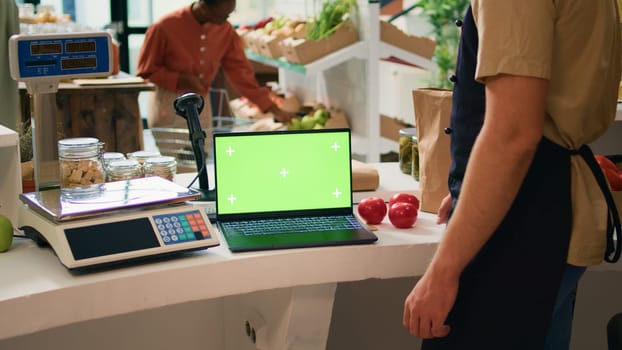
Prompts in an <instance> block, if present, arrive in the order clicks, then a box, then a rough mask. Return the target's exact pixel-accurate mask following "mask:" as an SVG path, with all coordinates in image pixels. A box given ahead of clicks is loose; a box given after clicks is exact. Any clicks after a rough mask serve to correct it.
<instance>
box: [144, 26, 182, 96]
mask: <svg viewBox="0 0 622 350" xmlns="http://www.w3.org/2000/svg"><path fill="white" fill-rule="evenodd" d="M166 48H167V36H166V33H165V32H164V31H163V30H162V29H161V28H160V27H159V26H158V25H153V26H151V27H150V28H149V29H148V30H147V32H146V34H145V41H144V43H143V46H142V47H141V49H140V53H139V54H138V65H137V68H136V74H137V75H138V76H140V77H142V78H145V79H147V80H149V81H151V82H152V83H154V84H156V85H158V86H160V87H163V88H165V89H167V90H170V91H176V90H177V79H178V78H179V72H175V71H172V70H170V69H168V68H166V65H165V64H164V55H162V53H163V52H166Z"/></svg>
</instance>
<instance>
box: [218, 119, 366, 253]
mask: <svg viewBox="0 0 622 350" xmlns="http://www.w3.org/2000/svg"><path fill="white" fill-rule="evenodd" d="M213 141H214V143H213V146H214V172H215V182H216V186H215V187H216V220H217V225H218V228H219V230H220V232H221V233H222V235H223V237H224V238H225V240H226V241H227V244H228V245H229V249H230V250H231V251H233V252H240V251H253V250H268V249H281V248H300V247H314V246H330V245H346V244H363V243H373V242H375V241H377V240H378V238H377V237H376V235H374V234H373V233H372V232H371V231H370V230H369V229H368V228H367V226H366V225H363V224H362V223H361V222H359V220H358V219H357V217H356V216H354V213H353V209H352V170H351V167H352V161H351V150H350V130H349V129H316V130H288V131H262V132H233V133H215V134H214V135H213Z"/></svg>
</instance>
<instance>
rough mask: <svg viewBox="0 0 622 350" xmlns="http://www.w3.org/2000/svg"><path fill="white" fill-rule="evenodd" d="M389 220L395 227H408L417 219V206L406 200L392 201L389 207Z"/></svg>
mask: <svg viewBox="0 0 622 350" xmlns="http://www.w3.org/2000/svg"><path fill="white" fill-rule="evenodd" d="M389 220H390V221H391V223H392V224H393V226H395V227H397V228H409V227H412V226H413V225H414V224H415V221H417V208H415V206H414V205H413V204H410V203H406V202H398V203H394V204H393V205H391V206H390V207H389Z"/></svg>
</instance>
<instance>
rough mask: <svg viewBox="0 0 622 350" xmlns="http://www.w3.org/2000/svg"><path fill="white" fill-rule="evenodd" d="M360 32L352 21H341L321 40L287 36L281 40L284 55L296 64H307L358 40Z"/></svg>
mask: <svg viewBox="0 0 622 350" xmlns="http://www.w3.org/2000/svg"><path fill="white" fill-rule="evenodd" d="M358 39H359V34H358V31H357V30H356V28H354V24H352V22H351V21H345V22H343V23H341V24H340V25H339V26H338V27H337V28H336V30H335V32H334V33H333V34H331V35H329V36H328V37H326V38H324V39H321V40H317V41H315V40H307V39H295V38H287V39H285V40H283V41H281V42H280V46H281V52H282V54H283V57H284V58H285V59H286V60H287V61H289V62H291V63H296V64H307V63H310V62H313V61H315V60H317V59H318V58H321V57H324V56H326V55H328V54H329V53H332V52H335V51H337V50H339V49H341V48H343V47H346V46H348V45H350V44H353V43H355V42H357V41H358Z"/></svg>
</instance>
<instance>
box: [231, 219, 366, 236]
mask: <svg viewBox="0 0 622 350" xmlns="http://www.w3.org/2000/svg"><path fill="white" fill-rule="evenodd" d="M220 224H221V225H222V226H223V228H225V229H226V230H235V231H236V232H237V233H238V234H243V235H267V234H270V235H272V234H281V233H304V232H318V231H335V230H351V229H358V228H361V224H360V223H359V222H358V220H356V218H354V217H353V216H319V217H316V216H314V217H297V218H282V219H263V220H251V221H234V222H221V223H220Z"/></svg>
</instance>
